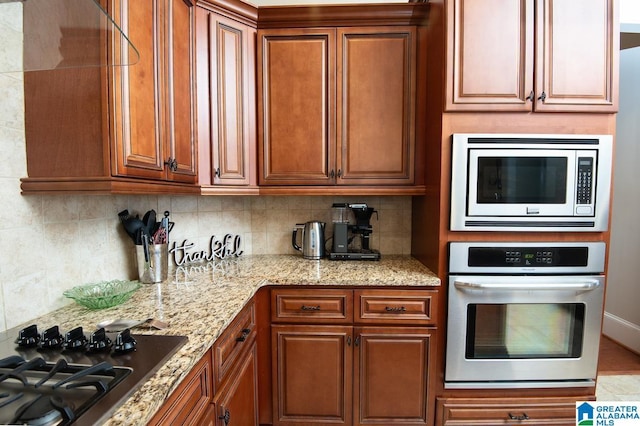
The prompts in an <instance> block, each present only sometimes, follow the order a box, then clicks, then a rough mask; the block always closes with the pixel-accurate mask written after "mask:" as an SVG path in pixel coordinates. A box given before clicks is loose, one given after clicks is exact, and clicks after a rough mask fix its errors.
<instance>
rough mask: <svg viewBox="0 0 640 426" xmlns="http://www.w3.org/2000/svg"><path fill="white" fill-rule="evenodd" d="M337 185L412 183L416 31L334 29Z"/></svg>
mask: <svg viewBox="0 0 640 426" xmlns="http://www.w3.org/2000/svg"><path fill="white" fill-rule="evenodd" d="M337 57H338V61H337V62H338V63H337V76H338V85H337V86H338V87H337V90H338V105H337V117H338V119H337V135H338V147H339V148H338V161H337V164H338V171H337V177H338V183H339V184H350V183H351V184H354V183H355V184H412V183H413V172H414V147H415V143H414V138H415V137H414V129H415V113H414V111H415V108H414V103H415V73H416V59H415V58H416V31H415V28H414V27H400V28H396V27H380V28H344V29H338V46H337Z"/></svg>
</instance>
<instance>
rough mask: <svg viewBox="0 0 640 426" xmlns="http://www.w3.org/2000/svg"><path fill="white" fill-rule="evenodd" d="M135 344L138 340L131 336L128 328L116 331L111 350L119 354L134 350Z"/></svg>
mask: <svg viewBox="0 0 640 426" xmlns="http://www.w3.org/2000/svg"><path fill="white" fill-rule="evenodd" d="M137 344H138V342H136V339H134V338H133V337H131V332H130V331H129V329H126V330H124V331H123V332H121V333H118V335H117V336H116V343H115V344H114V345H113V351H114V352H115V353H119V354H122V353H126V352H131V351H135V350H136V346H137Z"/></svg>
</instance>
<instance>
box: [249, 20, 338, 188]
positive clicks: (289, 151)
mask: <svg viewBox="0 0 640 426" xmlns="http://www.w3.org/2000/svg"><path fill="white" fill-rule="evenodd" d="M258 40H259V46H258V140H259V149H260V151H259V162H260V174H259V183H260V184H263V185H272V184H275V185H278V184H281V185H295V184H320V185H322V184H328V183H334V182H335V178H334V176H335V172H336V171H335V166H334V165H335V123H334V120H335V119H334V116H335V65H334V61H335V59H334V57H335V30H333V29H287V30H260V31H258Z"/></svg>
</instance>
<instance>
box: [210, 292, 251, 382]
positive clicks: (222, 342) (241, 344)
mask: <svg viewBox="0 0 640 426" xmlns="http://www.w3.org/2000/svg"><path fill="white" fill-rule="evenodd" d="M255 337H256V311H255V303H254V302H253V300H252V301H251V302H250V303H249V304H248V305H247V306H245V307H244V308H243V309H242V311H241V312H240V313H239V314H238V315H237V316H236V318H235V319H234V320H233V322H232V323H231V325H229V327H227V329H226V330H225V331H224V333H222V335H220V337H218V339H217V340H216V342H215V343H214V344H213V367H214V369H213V371H214V386H215V389H218V387H219V386H220V385H221V384H222V382H224V381H225V379H226V378H227V375H228V374H229V372H230V371H231V370H232V369H233V366H234V363H235V362H236V360H237V359H238V357H239V356H240V355H241V354H242V353H243V352H244V349H245V348H247V347H250V346H251V344H252V343H253V341H254V340H255Z"/></svg>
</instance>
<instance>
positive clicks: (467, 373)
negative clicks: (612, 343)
mask: <svg viewBox="0 0 640 426" xmlns="http://www.w3.org/2000/svg"><path fill="white" fill-rule="evenodd" d="M603 297H604V277H603V276H542V277H540V276H536V277H533V276H451V277H450V278H449V314H448V329H447V354H446V370H445V387H446V388H503V387H504V388H506V387H565V386H566V387H568V386H593V385H594V383H595V382H594V380H595V377H596V371H597V363H598V347H599V344H600V332H601V321H602V309H603V302H604V300H603Z"/></svg>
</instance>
